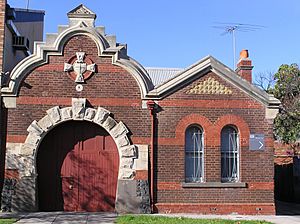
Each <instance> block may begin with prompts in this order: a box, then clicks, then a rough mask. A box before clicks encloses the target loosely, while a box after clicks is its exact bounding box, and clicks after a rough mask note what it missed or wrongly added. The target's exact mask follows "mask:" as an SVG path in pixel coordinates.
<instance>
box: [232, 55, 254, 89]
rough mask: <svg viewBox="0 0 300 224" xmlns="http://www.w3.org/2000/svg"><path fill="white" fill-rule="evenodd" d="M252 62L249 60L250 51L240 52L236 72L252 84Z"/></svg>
mask: <svg viewBox="0 0 300 224" xmlns="http://www.w3.org/2000/svg"><path fill="white" fill-rule="evenodd" d="M252 69H253V66H252V61H251V59H250V58H249V52H248V50H245V49H244V50H242V51H241V52H240V60H239V62H238V64H237V68H236V70H235V72H236V73H237V74H238V75H239V76H241V77H242V78H243V79H246V80H247V81H248V82H250V83H252Z"/></svg>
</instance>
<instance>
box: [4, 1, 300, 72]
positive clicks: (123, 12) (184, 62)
mask: <svg viewBox="0 0 300 224" xmlns="http://www.w3.org/2000/svg"><path fill="white" fill-rule="evenodd" d="M8 3H9V4H10V5H11V6H12V7H22V8H24V7H26V4H27V0H8ZM80 3H83V4H85V5H86V6H87V7H88V8H90V9H91V10H93V11H94V12H95V13H96V14H97V15H98V18H97V22H96V24H97V25H101V26H105V27H106V33H107V34H115V35H116V36H117V41H118V42H120V43H127V44H128V54H129V55H130V56H131V57H133V58H135V59H136V60H138V61H139V62H140V63H141V64H142V65H143V66H145V67H172V68H177V67H180V68H184V67H187V66H189V65H191V64H193V63H194V62H196V61H198V60H200V59H201V58H203V57H205V56H207V55H212V56H214V57H215V58H217V59H218V60H220V61H221V62H223V63H224V64H226V65H227V66H229V67H231V68H232V67H233V53H232V52H233V50H232V36H231V35H229V34H228V35H224V36H222V35H220V34H221V33H222V32H223V31H222V30H219V29H215V28H212V26H215V25H218V24H216V23H217V22H222V23H243V24H257V25H262V26H265V27H264V28H261V29H259V30H256V31H252V32H237V33H236V48H237V50H236V52H237V57H238V55H239V52H240V50H241V49H248V50H249V53H250V58H251V59H252V61H253V65H254V70H253V72H254V74H258V73H264V72H269V71H276V70H277V69H278V67H279V66H280V65H281V64H291V63H300V59H299V58H300V38H299V37H300V1H299V0H286V1H282V0H251V1H250V0H248V1H247V0H244V1H241V0H226V1H221V0H210V1H202V0H186V1H182V0H181V1H179V0H177V1H174V0H173V1H172V0H151V1H150V0H149V1H141V0H127V1H124V0H113V1H97V0H71V1H70V0H66V1H63V0H60V1H57V0H49V1H41V0H30V8H31V9H42V10H45V11H46V16H45V32H46V33H54V32H56V31H57V25H59V24H61V25H63V24H67V23H68V21H67V16H66V13H67V12H68V11H70V10H71V9H73V8H75V7H76V6H77V5H79V4H80Z"/></svg>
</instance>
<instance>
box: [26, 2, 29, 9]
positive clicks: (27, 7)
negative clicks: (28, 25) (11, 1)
mask: <svg viewBox="0 0 300 224" xmlns="http://www.w3.org/2000/svg"><path fill="white" fill-rule="evenodd" d="M29 1H30V0H27V5H26V9H27V10H28V9H29Z"/></svg>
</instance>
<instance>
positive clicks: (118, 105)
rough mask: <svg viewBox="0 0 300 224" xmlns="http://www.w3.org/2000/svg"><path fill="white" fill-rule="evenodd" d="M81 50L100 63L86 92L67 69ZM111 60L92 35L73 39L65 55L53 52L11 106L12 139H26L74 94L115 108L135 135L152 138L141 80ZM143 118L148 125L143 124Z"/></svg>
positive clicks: (84, 86) (25, 82)
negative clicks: (34, 124)
mask: <svg viewBox="0 0 300 224" xmlns="http://www.w3.org/2000/svg"><path fill="white" fill-rule="evenodd" d="M78 51H83V52H86V55H87V57H89V58H91V59H92V61H93V62H94V63H95V64H96V65H97V70H96V73H95V74H94V75H92V76H91V77H90V78H89V79H88V80H87V81H86V83H85V84H83V88H84V89H83V91H82V92H77V91H76V90H75V86H76V83H75V82H74V81H73V80H71V79H70V78H69V76H68V75H67V73H66V72H64V71H63V69H64V63H65V62H68V61H69V59H70V58H71V57H73V56H75V54H76V52H78ZM111 62H112V59H111V58H110V57H99V56H98V51H97V47H96V44H95V43H94V41H93V40H91V39H90V38H89V37H87V36H76V37H73V38H72V39H70V40H69V41H68V42H67V43H66V45H65V47H64V52H63V55H62V56H50V57H49V63H48V64H46V65H43V66H40V67H38V68H36V69H34V70H33V71H32V72H31V73H30V74H29V75H28V77H27V78H26V79H25V80H24V82H23V85H22V87H21V90H20V93H19V97H18V99H17V108H16V109H10V110H9V118H8V135H9V136H8V137H9V139H10V140H14V141H16V142H19V141H21V142H22V141H23V140H24V138H25V137H26V135H27V134H28V133H27V131H26V129H27V127H28V126H29V125H30V123H31V122H32V121H33V120H39V119H41V118H42V117H44V116H45V115H46V110H48V109H49V108H51V107H53V106H56V105H59V106H62V107H66V106H70V105H71V98H76V97H82V98H86V99H87V100H88V101H89V103H90V104H91V105H92V106H93V107H95V108H96V107H97V106H101V107H104V108H106V109H107V110H109V111H111V112H112V113H113V115H114V118H115V119H116V120H117V121H120V120H122V121H123V122H124V123H125V124H126V125H127V126H128V128H129V129H130V131H131V132H132V137H146V138H148V137H149V136H150V119H149V112H148V111H147V110H142V109H141V97H140V90H139V87H138V84H137V82H136V81H135V79H134V78H133V77H132V75H130V74H129V73H128V72H127V71H126V70H124V69H123V68H121V67H119V66H115V65H112V63H111ZM142 122H143V124H144V125H140V124H141V123H142ZM148 142H149V141H148Z"/></svg>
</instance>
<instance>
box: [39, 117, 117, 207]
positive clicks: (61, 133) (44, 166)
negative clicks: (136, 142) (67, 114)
mask: <svg viewBox="0 0 300 224" xmlns="http://www.w3.org/2000/svg"><path fill="white" fill-rule="evenodd" d="M36 163H37V164H36V165H37V174H38V179H37V184H38V203H39V209H40V211H58V210H65V211H114V209H115V199H116V189H117V180H118V169H119V154H118V149H117V146H116V144H115V142H114V140H113V138H112V137H111V136H110V135H109V134H108V133H107V132H106V131H105V130H104V129H103V128H101V127H99V126H98V125H96V124H94V123H91V122H87V121H68V122H65V123H62V124H60V125H58V126H57V127H55V128H54V129H52V130H51V131H50V132H49V133H48V134H47V135H46V136H45V137H44V139H43V140H42V142H41V144H40V146H39V150H38V153H37V158H36Z"/></svg>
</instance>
